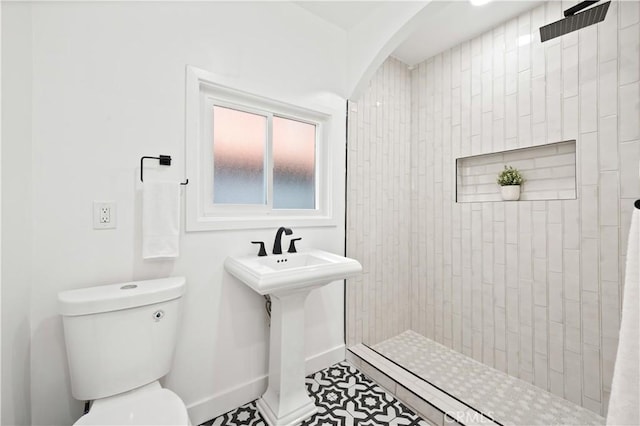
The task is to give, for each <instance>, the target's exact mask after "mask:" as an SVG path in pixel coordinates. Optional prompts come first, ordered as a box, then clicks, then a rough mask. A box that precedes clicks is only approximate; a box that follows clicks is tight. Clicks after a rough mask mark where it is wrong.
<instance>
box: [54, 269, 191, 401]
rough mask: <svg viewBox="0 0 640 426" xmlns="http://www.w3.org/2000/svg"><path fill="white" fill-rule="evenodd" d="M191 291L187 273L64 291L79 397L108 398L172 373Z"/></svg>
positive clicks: (64, 315) (64, 316)
mask: <svg viewBox="0 0 640 426" xmlns="http://www.w3.org/2000/svg"><path fill="white" fill-rule="evenodd" d="M185 290H186V280H185V278H184V277H171V278H163V279H157V280H148V281H135V282H128V283H121V284H111V285H104V286H98V287H90V288H83V289H78V290H70V291H64V292H61V293H59V294H58V308H59V312H60V315H62V321H63V325H64V336H65V343H66V347H67V359H68V362H69V372H70V377H71V390H72V393H73V396H74V398H76V399H79V400H94V399H99V398H105V397H108V396H111V395H116V394H119V393H122V392H126V391H129V390H132V389H135V388H137V387H140V386H143V385H145V384H147V383H151V382H153V381H155V380H158V379H159V378H161V377H162V376H164V375H165V374H167V373H168V372H169V370H170V368H171V364H172V361H173V353H174V348H175V345H176V339H177V334H178V329H179V326H180V317H181V313H182V312H181V311H182V296H183V295H184V293H185Z"/></svg>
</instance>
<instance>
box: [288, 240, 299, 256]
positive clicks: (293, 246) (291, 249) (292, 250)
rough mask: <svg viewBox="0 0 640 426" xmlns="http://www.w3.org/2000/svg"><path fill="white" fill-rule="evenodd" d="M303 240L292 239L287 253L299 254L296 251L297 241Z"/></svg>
mask: <svg viewBox="0 0 640 426" xmlns="http://www.w3.org/2000/svg"><path fill="white" fill-rule="evenodd" d="M301 239H302V237H300V238H292V239H291V242H290V243H289V250H287V253H297V251H296V241H300V240H301Z"/></svg>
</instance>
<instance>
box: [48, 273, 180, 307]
mask: <svg viewBox="0 0 640 426" xmlns="http://www.w3.org/2000/svg"><path fill="white" fill-rule="evenodd" d="M185 291H186V279H185V278H184V277H170V278H161V279H156V280H146V281H131V282H126V283H119V284H109V285H101V286H96V287H88V288H80V289H77V290H68V291H63V292H60V293H58V312H59V313H60V315H62V316H78V315H89V314H97V313H101V312H110V311H117V310H121V309H129V308H135V307H138V306H144V305H151V304H153V303H159V302H166V301H168V300H172V299H177V298H179V297H181V296H182V295H183V294H184V293H185Z"/></svg>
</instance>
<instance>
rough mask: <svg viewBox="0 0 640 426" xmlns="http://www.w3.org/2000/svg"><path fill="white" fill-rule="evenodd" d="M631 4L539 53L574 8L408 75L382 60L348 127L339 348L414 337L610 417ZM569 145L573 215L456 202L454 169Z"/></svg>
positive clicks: (626, 161) (625, 207) (542, 10)
mask: <svg viewBox="0 0 640 426" xmlns="http://www.w3.org/2000/svg"><path fill="white" fill-rule="evenodd" d="M638 4H639V2H638V1H613V2H612V3H611V6H610V8H609V12H608V14H607V17H606V19H605V20H604V22H602V23H600V24H598V25H596V26H592V27H588V28H585V29H583V30H580V31H578V32H574V33H571V34H567V35H565V36H563V37H560V38H556V39H553V40H550V41H548V42H545V43H544V44H540V43H539V41H538V40H539V34H538V27H539V25H540V22H551V21H554V20H557V19H560V18H561V17H562V11H563V10H564V9H566V8H568V7H570V6H572V2H569V1H562V2H553V1H552V2H548V3H545V4H543V5H541V6H538V7H536V8H535V9H533V10H532V11H530V12H528V13H525V14H523V15H521V16H519V17H517V18H516V19H513V20H511V21H508V22H506V23H504V24H503V25H500V26H498V27H496V28H494V29H493V30H491V31H488V32H486V33H485V34H483V35H481V36H479V37H476V38H475V39H473V40H470V41H468V42H465V43H462V44H460V45H458V46H455V47H453V48H451V49H449V50H447V51H445V52H442V53H441V54H439V55H437V56H435V57H433V58H430V59H428V60H426V61H424V62H422V63H420V64H418V65H416V66H415V67H414V68H413V69H412V71H410V72H409V71H408V70H407V67H406V65H404V64H402V63H401V62H399V61H397V60H395V59H389V60H388V61H387V62H385V64H384V65H383V66H382V68H381V69H380V70H379V71H378V73H377V74H376V76H375V77H374V79H373V80H372V82H371V85H370V87H369V89H368V91H367V92H366V94H365V95H364V96H363V97H362V98H361V99H359V100H356V102H354V103H353V105H352V108H350V112H349V114H350V115H349V161H348V175H349V178H348V180H349V187H348V203H347V204H348V230H347V246H348V247H347V252H348V255H349V256H352V257H355V258H357V259H359V260H361V261H362V263H363V266H364V274H363V275H362V277H361V278H359V279H357V280H350V281H349V282H348V284H347V342H348V344H349V345H353V344H355V343H359V342H365V343H368V344H375V343H378V342H380V341H382V340H385V339H387V338H389V337H390V336H393V335H395V334H398V333H399V332H401V331H403V330H406V329H412V330H414V331H416V332H418V333H421V334H422V335H424V336H426V337H429V338H431V339H433V340H435V341H437V342H439V343H442V344H444V345H445V346H447V347H450V348H453V349H455V350H457V351H459V352H461V353H463V354H466V355H469V356H472V357H473V358H475V359H477V360H479V361H481V362H483V363H485V364H487V365H490V366H493V367H495V368H498V369H500V370H502V371H505V372H507V373H508V374H511V375H514V376H516V377H519V378H521V379H523V380H526V381H529V382H531V383H533V384H535V385H537V386H540V387H542V388H544V389H547V390H549V391H551V392H553V393H554V394H557V395H560V396H563V397H565V398H567V399H569V400H571V401H575V402H576V403H578V404H580V405H582V406H584V407H586V408H588V409H590V410H593V411H595V412H597V413H600V414H606V406H607V403H608V398H609V393H610V386H611V376H612V372H613V364H614V360H615V353H616V347H617V341H618V327H619V320H620V306H621V300H620V297H621V295H622V292H621V288H622V283H623V281H624V264H625V260H626V258H625V252H626V244H627V233H628V229H629V224H630V217H631V212H632V209H633V201H634V200H635V199H636V198H640V179H639V178H638V166H639V162H640V119H639V117H640V64H639V60H638V58H639V57H640V52H639V49H640V47H639V46H640V7H638ZM526 36H530V39H531V42H530V43H527V42H526V40H527V37H526ZM519 41H520V42H519ZM356 105H357V111H354V109H356V108H355V107H356ZM566 140H575V141H576V156H577V159H576V160H577V176H576V179H577V197H578V199H577V200H571V199H567V200H551V201H519V202H507V203H502V202H475V203H456V202H455V191H456V181H455V179H456V168H455V159H456V158H459V157H468V156H470V155H476V154H482V153H487V152H494V151H501V150H508V149H513V148H524V147H530V146H532V145H539V144H544V143H550V142H556V141H566ZM480 185H483V183H481V182H479V183H478V186H480ZM563 194H565V195H567V196H568V194H567V193H563Z"/></svg>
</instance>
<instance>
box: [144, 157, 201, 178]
mask: <svg viewBox="0 0 640 426" xmlns="http://www.w3.org/2000/svg"><path fill="white" fill-rule="evenodd" d="M147 159H149V160H158V161H159V162H160V165H161V166H170V165H171V156H170V155H159V156H157V157H147V156H145V157H142V158H140V182H144V178H143V172H144V165H143V163H144V160H147ZM188 183H189V179H187V180H186V181H184V182H180V185H187V184H188Z"/></svg>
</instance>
